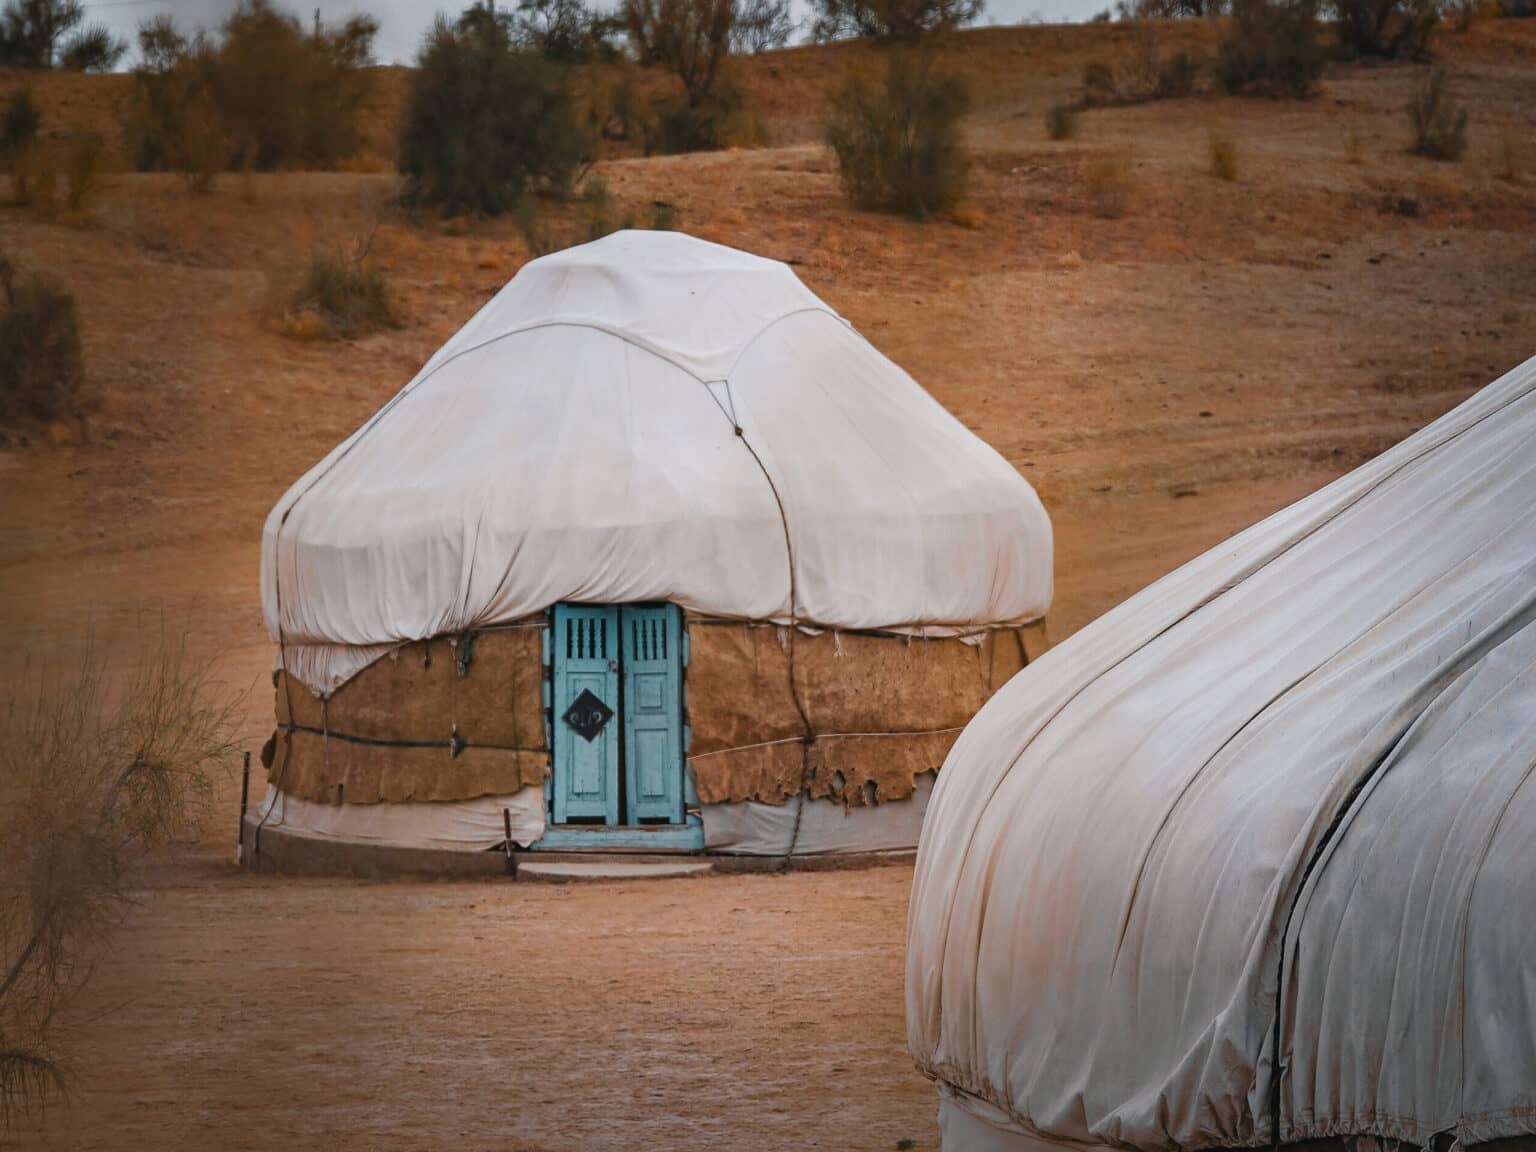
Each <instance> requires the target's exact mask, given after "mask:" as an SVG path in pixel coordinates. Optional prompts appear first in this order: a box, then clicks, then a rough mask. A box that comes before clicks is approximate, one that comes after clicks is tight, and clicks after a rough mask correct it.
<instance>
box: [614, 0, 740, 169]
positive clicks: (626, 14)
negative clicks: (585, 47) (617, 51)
mask: <svg viewBox="0 0 1536 1152" xmlns="http://www.w3.org/2000/svg"><path fill="white" fill-rule="evenodd" d="M622 12H623V18H624V22H625V27H626V29H627V30H628V33H629V38H630V42H631V43H632V44H633V45H634V48H635V54H636V56H637V58H638V59H639V60H640V62H641V63H642V64H644V65H646V66H654V67H660V68H665V69H666V70H667V71H669V72H671V73H672V74H673V75H675V76H676V77H677V79H678V80H679V81H680V82H681V84H682V89H683V90H682V92H681V94H679V95H677V96H674V97H669V98H664V99H662V100H659V101H657V102H656V104H655V105H654V108H653V112H652V115H651V116H650V117H649V118H647V119H645V120H643V121H642V123H643V126H644V134H645V148H646V151H647V152H702V151H706V150H709V149H715V148H724V147H727V146H729V145H732V144H740V143H746V142H750V141H752V140H753V139H755V137H756V136H757V132H756V130H755V127H754V125H753V122H752V120H751V118H750V117H749V116H748V114H747V111H746V93H745V92H744V91H743V90H742V88H741V87H740V86H739V85H738V84H737V83H736V82H735V80H734V78H733V77H732V76H731V75H730V73H729V71H728V70H727V64H728V61H729V58H730V53H731V44H732V41H733V38H734V37H735V36H736V34H737V31H738V24H737V11H736V3H735V0H624V5H623V8H622Z"/></svg>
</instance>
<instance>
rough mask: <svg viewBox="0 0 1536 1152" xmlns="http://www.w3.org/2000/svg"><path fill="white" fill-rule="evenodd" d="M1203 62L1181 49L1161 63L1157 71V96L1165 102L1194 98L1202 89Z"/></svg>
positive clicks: (1191, 53)
mask: <svg viewBox="0 0 1536 1152" xmlns="http://www.w3.org/2000/svg"><path fill="white" fill-rule="evenodd" d="M1200 69H1201V60H1200V58H1199V57H1198V56H1196V55H1195V54H1194V53H1193V52H1190V51H1188V50H1185V49H1181V50H1179V51H1178V52H1175V53H1173V54H1172V55H1171V56H1169V57H1168V58H1167V59H1165V60H1163V61H1161V62H1160V63H1159V65H1158V69H1157V95H1158V96H1159V97H1161V98H1163V99H1165V100H1182V99H1183V98H1185V97H1186V96H1193V95H1194V94H1195V93H1196V92H1197V91H1198V90H1199V87H1200Z"/></svg>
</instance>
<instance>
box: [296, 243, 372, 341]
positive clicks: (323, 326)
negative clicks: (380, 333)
mask: <svg viewBox="0 0 1536 1152" xmlns="http://www.w3.org/2000/svg"><path fill="white" fill-rule="evenodd" d="M376 230H377V229H375V231H376ZM372 246H373V232H370V233H369V234H368V235H367V236H366V237H364V238H363V240H362V241H360V242H359V243H358V244H357V245H356V246H355V247H354V249H353V250H352V251H351V252H347V253H339V252H334V251H324V250H320V249H317V250H316V251H314V252H312V253H311V254H310V257H309V263H308V264H307V265H306V266H305V267H304V270H303V272H302V273H301V274H300V276H299V278H298V282H297V284H295V285H294V286H293V288H292V289H291V291H290V292H289V294H288V298H287V309H286V314H285V315H284V317H283V320H282V323H281V325H280V326H279V330H280V331H281V332H282V333H283V335H285V336H288V337H290V338H291V339H296V340H316V339H336V338H338V337H339V338H341V339H344V340H349V339H351V338H353V337H355V336H361V335H363V334H364V333H366V332H372V331H376V330H378V329H380V328H390V327H393V326H394V324H395V313H394V308H393V306H392V305H391V303H390V297H389V285H388V282H387V281H386V280H385V278H384V272H383V270H382V269H380V268H379V266H378V265H377V264H375V263H373V262H372V261H371V260H370V258H369V252H370V250H371V248H372Z"/></svg>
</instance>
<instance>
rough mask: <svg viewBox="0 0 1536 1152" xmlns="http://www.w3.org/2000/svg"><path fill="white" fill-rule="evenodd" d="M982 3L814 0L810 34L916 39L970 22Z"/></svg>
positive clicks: (965, 0)
mask: <svg viewBox="0 0 1536 1152" xmlns="http://www.w3.org/2000/svg"><path fill="white" fill-rule="evenodd" d="M982 5H983V0H813V3H812V7H813V8H814V9H815V12H816V19H815V22H814V23H813V24H812V25H811V35H812V37H814V38H815V39H817V40H841V39H844V38H846V37H850V36H871V37H875V38H877V39H881V40H909V41H910V40H917V39H919V38H921V37H922V36H924V35H927V34H928V33H930V32H940V31H944V30H946V29H950V28H958V27H960V26H961V25H964V24H969V23H971V21H973V20H975V19H976V17H978V16H980V15H981V10H982Z"/></svg>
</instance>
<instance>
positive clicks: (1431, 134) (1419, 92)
mask: <svg viewBox="0 0 1536 1152" xmlns="http://www.w3.org/2000/svg"><path fill="white" fill-rule="evenodd" d="M1467 121H1468V114H1467V110H1466V109H1465V108H1463V107H1462V106H1461V105H1460V104H1457V103H1456V101H1455V100H1454V99H1453V98H1452V96H1451V93H1450V73H1449V72H1447V71H1446V69H1445V68H1444V67H1438V68H1435V69H1434V70H1433V71H1432V72H1430V74H1429V76H1428V77H1427V78H1426V79H1425V81H1424V82H1423V83H1422V84H1420V85H1419V86H1418V87H1417V88H1415V89H1414V92H1413V95H1412V97H1410V98H1409V100H1408V123H1409V124H1410V125H1411V126H1412V128H1413V146H1412V151H1413V153H1414V154H1415V155H1417V156H1426V157H1428V158H1429V159H1431V160H1448V161H1455V160H1460V159H1461V158H1462V157H1463V156H1464V155H1466V152H1467Z"/></svg>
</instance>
